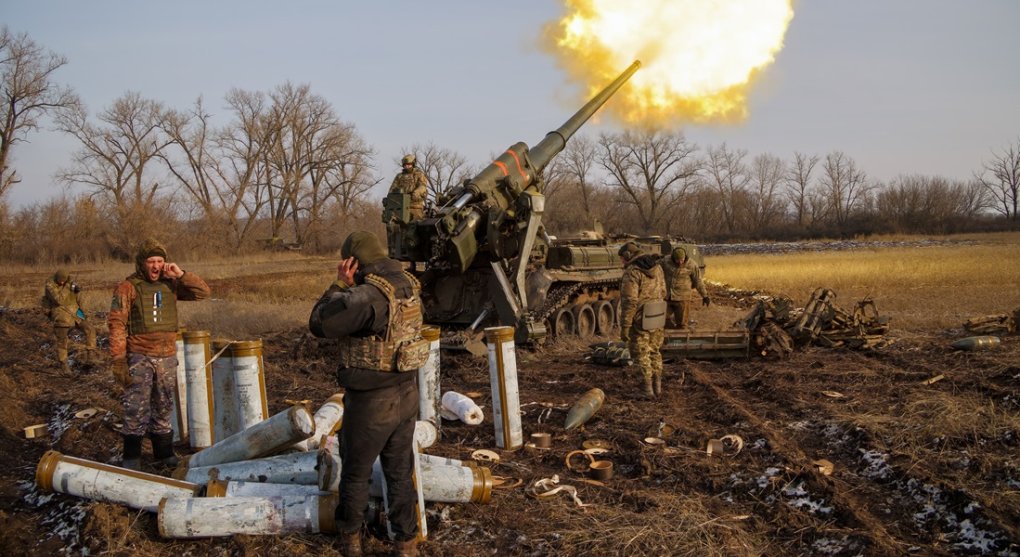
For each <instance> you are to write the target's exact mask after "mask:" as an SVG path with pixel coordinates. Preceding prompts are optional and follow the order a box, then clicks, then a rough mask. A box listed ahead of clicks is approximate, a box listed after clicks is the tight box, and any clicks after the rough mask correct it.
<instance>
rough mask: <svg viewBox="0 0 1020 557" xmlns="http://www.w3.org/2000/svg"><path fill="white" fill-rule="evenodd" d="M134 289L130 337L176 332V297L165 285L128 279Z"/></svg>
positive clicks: (129, 320)
mask: <svg viewBox="0 0 1020 557" xmlns="http://www.w3.org/2000/svg"><path fill="white" fill-rule="evenodd" d="M129 282H130V283H131V284H132V286H134V287H135V301H134V302H133V303H132V304H131V312H130V314H129V317H128V331H129V332H130V334H132V335H138V334H143V333H176V332H177V296H175V295H174V291H173V289H171V288H170V285H168V284H167V283H165V282H163V281H161V280H158V281H156V282H149V281H147V280H142V279H140V278H132V279H129Z"/></svg>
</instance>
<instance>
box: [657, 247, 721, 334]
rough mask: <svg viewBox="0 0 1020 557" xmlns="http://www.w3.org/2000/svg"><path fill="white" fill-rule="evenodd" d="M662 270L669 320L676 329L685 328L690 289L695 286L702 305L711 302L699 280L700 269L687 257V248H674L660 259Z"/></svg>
mask: <svg viewBox="0 0 1020 557" xmlns="http://www.w3.org/2000/svg"><path fill="white" fill-rule="evenodd" d="M662 271H663V274H664V275H665V277H666V302H667V303H668V304H669V321H670V323H671V325H672V326H673V327H676V328H677V329H686V328H687V323H688V321H689V320H690V316H691V289H692V288H696V289H697V290H698V294H701V304H702V305H703V306H705V307H708V305H709V304H710V303H712V299H711V298H709V297H708V292H707V291H706V290H705V283H704V281H702V280H701V269H700V268H699V267H698V264H697V263H695V262H694V261H692V260H691V259H690V258H689V257H687V250H685V249H684V248H675V249H673V252H672V253H671V254H670V256H669V257H664V258H663V259H662Z"/></svg>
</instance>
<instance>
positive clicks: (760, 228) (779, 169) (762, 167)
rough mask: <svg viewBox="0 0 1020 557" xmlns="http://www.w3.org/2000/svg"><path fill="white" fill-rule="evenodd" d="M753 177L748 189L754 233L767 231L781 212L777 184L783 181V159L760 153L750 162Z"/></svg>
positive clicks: (760, 233)
mask: <svg viewBox="0 0 1020 557" xmlns="http://www.w3.org/2000/svg"><path fill="white" fill-rule="evenodd" d="M751 166H752V168H753V177H752V179H751V183H752V185H753V187H752V188H751V190H750V192H749V193H750V195H749V197H750V201H751V213H752V219H753V224H754V229H753V232H754V233H755V235H759V236H760V235H762V234H767V233H768V228H769V227H770V226H772V225H773V224H775V222H776V220H778V218H779V217H780V216H781V215H782V213H783V205H782V202H781V200H780V198H779V185H780V183H782V181H783V171H784V164H783V160H782V159H780V158H779V157H777V156H775V155H770V154H767V153H765V154H761V155H758V156H756V157H755V158H754V160H753V161H752V162H751Z"/></svg>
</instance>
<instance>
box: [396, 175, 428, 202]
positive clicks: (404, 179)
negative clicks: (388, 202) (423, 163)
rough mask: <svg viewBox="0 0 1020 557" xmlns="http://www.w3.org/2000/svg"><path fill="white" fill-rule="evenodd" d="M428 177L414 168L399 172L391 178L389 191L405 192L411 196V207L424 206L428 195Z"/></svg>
mask: <svg viewBox="0 0 1020 557" xmlns="http://www.w3.org/2000/svg"><path fill="white" fill-rule="evenodd" d="M428 184H429V182H428V179H427V178H425V173H424V172H422V171H421V170H420V169H418V168H415V169H413V170H411V171H410V172H401V173H400V174H397V175H396V177H394V178H393V183H392V184H391V185H390V193H397V192H399V193H406V194H408V195H410V196H411V207H415V208H419V209H421V208H424V207H425V198H426V197H427V196H428V193H429V189H428Z"/></svg>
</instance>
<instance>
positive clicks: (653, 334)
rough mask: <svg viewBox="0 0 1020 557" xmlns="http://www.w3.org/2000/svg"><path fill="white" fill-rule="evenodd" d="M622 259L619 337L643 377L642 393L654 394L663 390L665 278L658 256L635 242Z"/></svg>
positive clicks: (624, 250) (628, 245) (622, 251)
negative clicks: (642, 249) (647, 251)
mask: <svg viewBox="0 0 1020 557" xmlns="http://www.w3.org/2000/svg"><path fill="white" fill-rule="evenodd" d="M619 255H620V259H621V260H622V262H623V266H624V270H623V279H622V281H621V282H620V340H622V341H623V342H626V343H627V344H628V347H629V348H630V353H631V355H632V356H633V357H634V359H635V360H636V361H637V363H638V365H639V366H640V368H641V375H642V376H643V377H644V391H642V395H643V396H645V397H647V398H654V397H655V396H657V395H659V394H661V393H662V353H661V352H660V351H659V350H660V349H661V348H662V339H663V328H664V327H665V323H666V302H665V297H666V282H665V280H664V279H663V276H662V267H661V266H660V265H659V261H658V258H656V257H655V256H654V255H651V254H644V253H642V252H641V250H640V248H638V246H637V244H635V243H634V242H627V243H626V244H624V245H623V246H622V247H620V251H619Z"/></svg>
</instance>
